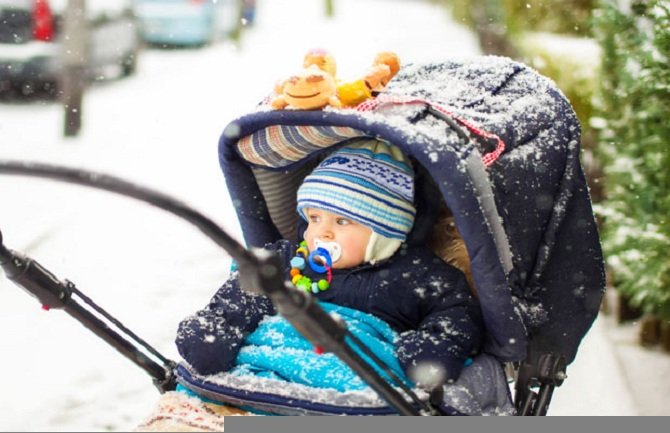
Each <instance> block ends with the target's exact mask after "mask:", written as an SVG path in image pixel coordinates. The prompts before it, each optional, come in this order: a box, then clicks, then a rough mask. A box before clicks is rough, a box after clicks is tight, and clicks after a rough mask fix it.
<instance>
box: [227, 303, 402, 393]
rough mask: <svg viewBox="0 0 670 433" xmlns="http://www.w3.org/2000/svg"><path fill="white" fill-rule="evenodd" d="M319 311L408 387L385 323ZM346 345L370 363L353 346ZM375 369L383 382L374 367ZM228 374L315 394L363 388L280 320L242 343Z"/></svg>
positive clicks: (270, 320) (344, 311) (337, 309)
mask: <svg viewBox="0 0 670 433" xmlns="http://www.w3.org/2000/svg"><path fill="white" fill-rule="evenodd" d="M320 305H321V306H322V307H323V308H324V310H326V311H327V312H329V313H331V314H337V315H338V316H340V317H341V318H342V319H344V321H345V322H346V323H347V327H348V329H349V331H351V333H352V334H354V335H355V336H356V337H357V338H358V339H359V340H361V341H362V342H363V343H364V344H365V345H366V346H367V347H368V348H369V349H370V350H371V351H372V352H373V353H374V354H375V355H377V356H378V357H379V358H380V359H382V360H383V361H384V362H385V363H386V364H387V365H388V366H389V367H390V368H391V370H392V371H393V372H394V373H395V374H396V375H397V376H398V377H400V378H402V380H404V381H405V383H406V384H407V385H408V386H411V382H410V381H409V380H408V379H407V377H406V376H405V374H404V372H403V370H402V368H401V366H400V363H399V362H398V359H397V357H396V353H395V345H394V342H395V340H396V338H397V333H396V332H395V331H393V330H392V329H391V327H390V326H389V325H388V324H387V323H386V322H384V321H383V320H381V319H379V318H377V317H375V316H372V315H370V314H367V313H363V312H361V311H358V310H353V309H351V308H346V307H342V306H339V305H334V304H330V303H326V302H322V303H320ZM347 340H348V339H347ZM347 342H348V343H349V344H350V345H351V346H352V347H353V348H354V350H355V351H356V352H357V353H359V355H361V357H363V359H365V360H366V361H367V362H368V363H370V360H369V359H368V358H367V357H366V356H365V355H363V354H361V353H360V351H359V350H358V348H357V347H356V346H355V345H352V344H351V343H350V342H349V341H347ZM375 369H376V370H377V371H378V372H379V373H380V374H382V376H384V377H387V375H386V374H385V373H384V372H382V371H381V370H380V369H379V368H377V366H376V365H375ZM231 373H232V374H235V375H245V376H246V375H254V376H258V377H264V378H272V379H276V380H280V381H287V382H292V383H299V384H303V385H307V386H312V387H316V388H332V389H336V390H338V391H340V392H347V391H358V390H364V389H366V388H368V385H367V384H366V383H365V382H363V380H361V379H360V378H359V377H358V375H357V374H356V373H354V371H353V370H351V369H350V368H349V367H348V366H347V365H346V364H345V363H344V362H342V361H341V360H340V359H339V358H338V357H337V356H335V355H334V354H332V353H324V354H318V353H316V352H315V351H314V347H313V346H312V345H311V343H309V342H308V341H307V340H306V339H305V338H304V337H302V336H301V335H300V334H299V333H298V331H296V330H295V328H293V326H291V324H290V323H288V322H287V321H286V320H285V319H284V318H283V317H281V316H279V315H277V316H272V317H267V318H266V319H265V320H263V321H262V322H261V323H260V325H259V326H258V328H257V329H256V331H254V332H253V333H252V334H251V335H249V336H248V337H247V339H246V340H245V345H244V347H243V348H242V349H241V350H240V353H239V355H238V356H237V359H236V361H235V367H234V368H233V369H232V371H231Z"/></svg>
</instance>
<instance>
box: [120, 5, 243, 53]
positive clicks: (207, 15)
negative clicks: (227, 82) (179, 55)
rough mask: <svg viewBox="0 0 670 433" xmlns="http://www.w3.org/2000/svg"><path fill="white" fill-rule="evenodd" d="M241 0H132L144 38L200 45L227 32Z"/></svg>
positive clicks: (158, 42)
mask: <svg viewBox="0 0 670 433" xmlns="http://www.w3.org/2000/svg"><path fill="white" fill-rule="evenodd" d="M241 2H245V3H246V1H245V0H134V2H133V3H134V6H135V14H136V15H137V17H138V18H139V21H140V33H141V35H142V38H143V39H144V41H145V42H147V43H149V44H152V45H156V46H203V45H207V44H210V43H213V42H215V41H217V40H221V39H223V38H225V37H227V36H228V35H230V34H231V33H232V32H233V30H234V29H235V27H236V26H237V23H238V20H239V17H240V5H241Z"/></svg>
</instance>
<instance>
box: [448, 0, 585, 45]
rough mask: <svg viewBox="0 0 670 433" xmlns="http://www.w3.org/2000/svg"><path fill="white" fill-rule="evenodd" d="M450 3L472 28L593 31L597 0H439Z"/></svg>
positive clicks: (509, 32)
mask: <svg viewBox="0 0 670 433" xmlns="http://www.w3.org/2000/svg"><path fill="white" fill-rule="evenodd" d="M435 1H437V2H440V3H443V4H445V5H446V6H448V7H449V8H450V9H451V11H452V15H453V17H454V19H455V20H456V21H459V22H462V23H465V24H467V25H469V26H470V27H471V28H473V29H474V28H476V27H477V26H482V25H489V24H496V25H498V26H500V28H501V31H502V32H505V33H506V34H507V35H508V36H509V35H515V34H519V33H522V32H526V31H539V32H550V33H561V34H569V35H575V36H587V35H589V34H590V25H589V24H590V17H591V11H592V10H593V8H594V6H595V3H596V1H597V0H525V1H519V0H435Z"/></svg>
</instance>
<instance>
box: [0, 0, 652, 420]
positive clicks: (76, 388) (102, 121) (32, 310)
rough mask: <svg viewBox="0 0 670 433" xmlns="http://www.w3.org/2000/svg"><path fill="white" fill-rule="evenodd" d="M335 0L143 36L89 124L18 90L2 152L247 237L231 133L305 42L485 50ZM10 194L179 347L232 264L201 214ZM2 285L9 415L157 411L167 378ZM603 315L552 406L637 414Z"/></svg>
mask: <svg viewBox="0 0 670 433" xmlns="http://www.w3.org/2000/svg"><path fill="white" fill-rule="evenodd" d="M335 7H336V14H337V16H336V18H335V19H333V20H327V19H325V17H324V11H323V2H321V1H314V0H264V1H263V0H259V1H258V16H257V22H256V24H255V26H254V27H253V28H250V29H249V30H248V31H247V32H246V33H245V35H244V38H243V40H242V41H241V44H240V46H238V47H235V46H233V45H232V44H229V43H221V44H218V45H216V46H211V47H206V48H202V49H197V50H177V51H160V50H145V51H144V52H143V53H142V56H141V58H140V62H139V69H138V74H137V75H136V76H133V77H131V78H128V79H123V80H119V81H114V82H110V83H103V84H101V85H97V86H95V87H93V88H91V89H90V90H89V91H88V93H87V94H86V97H85V100H84V106H83V110H84V120H83V125H84V127H83V130H82V132H81V134H80V136H78V137H77V138H67V139H66V138H63V137H62V122H63V109H62V107H61V106H59V105H57V104H54V103H49V102H39V101H30V102H20V101H9V102H7V101H5V102H3V103H2V104H1V105H0V159H15V160H25V161H40V162H48V163H56V164H62V165H66V166H69V167H82V168H87V169H90V170H95V171H100V172H103V173H108V174H113V175H116V176H120V177H122V178H124V179H126V180H128V181H131V182H135V183H138V184H140V185H143V186H147V187H150V188H153V189H156V190H159V191H162V192H165V193H168V194H170V195H172V196H173V197H175V198H178V199H180V200H182V201H184V202H186V203H188V204H189V205H191V206H192V207H194V208H196V209H198V210H200V211H201V212H203V213H204V214H205V215H208V216H209V217H210V218H212V219H213V220H214V221H216V222H217V223H218V224H220V225H221V226H222V227H224V228H225V229H226V230H228V231H229V232H230V233H231V234H232V235H233V236H234V237H235V238H236V239H238V240H241V235H240V231H239V226H238V224H237V220H236V216H235V214H234V211H233V206H232V205H231V203H230V200H229V198H228V196H227V192H226V189H225V183H224V181H223V177H222V175H221V173H220V169H219V166H218V161H217V153H216V149H217V142H218V139H219V136H220V134H221V133H222V131H223V128H224V127H225V126H226V125H227V124H228V122H230V121H231V120H232V119H234V118H235V117H237V116H239V115H242V114H244V113H247V112H249V111H251V110H253V108H254V107H255V105H256V103H257V102H258V100H259V99H260V98H261V97H263V96H265V95H266V94H267V93H268V92H269V91H270V90H271V89H272V88H273V85H274V83H275V81H276V80H277V79H279V78H282V77H284V76H286V75H288V74H290V73H292V72H293V71H294V70H295V69H296V68H298V67H299V66H300V65H301V63H302V56H303V54H304V53H305V52H306V51H307V50H308V49H310V48H314V47H325V48H328V49H329V50H330V51H331V52H333V54H334V55H335V57H336V59H337V61H338V71H339V72H338V75H341V76H344V77H346V76H351V75H355V74H357V73H360V72H361V71H363V70H364V69H365V68H366V67H367V66H368V65H369V64H370V63H371V61H372V59H373V57H374V55H375V53H376V52H378V51H384V50H394V51H396V52H397V53H398V54H399V55H400V58H401V60H402V61H403V62H410V61H411V62H423V61H437V60H442V59H443V58H444V57H446V56H473V55H476V54H478V53H479V51H478V48H477V47H478V45H477V43H476V41H475V39H474V36H473V35H471V34H470V32H468V31H467V30H466V29H464V28H462V27H460V26H458V25H456V24H454V23H453V22H451V21H450V20H449V17H448V15H447V12H446V11H445V10H443V9H442V8H440V7H439V6H436V5H434V4H431V3H428V2H418V1H412V2H405V1H393V2H391V1H388V0H387V1H384V0H340V1H337V2H335ZM296 17H300V19H299V20H296ZM410 29H411V31H410ZM0 203H1V205H0V206H1V212H0V230H2V235H3V237H4V243H5V245H7V246H8V247H9V248H11V249H14V250H17V251H22V252H24V253H27V254H29V255H30V256H31V257H33V258H34V259H36V260H37V261H39V262H40V263H41V264H43V265H44V266H46V267H47V268H48V269H50V270H51V271H53V272H54V273H55V274H56V276H57V277H59V278H67V279H69V280H71V281H73V282H74V283H75V284H76V285H77V287H78V288H79V289H80V290H82V291H83V292H84V293H85V294H87V295H88V296H90V297H91V298H92V299H93V300H94V301H95V302H96V303H97V304H99V305H100V306H102V307H103V308H105V309H106V310H107V311H108V312H110V313H111V314H112V315H114V316H115V317H117V318H118V319H119V320H120V321H121V322H123V323H124V324H125V325H126V326H128V327H129V328H130V329H132V330H133V331H134V332H136V333H137V334H138V335H140V336H141V337H142V338H144V339H145V340H146V341H148V342H149V343H150V344H152V345H153V346H154V347H156V348H157V349H158V350H159V351H160V352H161V353H162V354H164V355H165V356H166V357H168V358H171V359H174V360H176V359H178V355H177V353H176V349H175V346H174V342H173V340H174V336H175V331H176V327H177V323H178V322H179V321H180V320H181V319H182V318H184V317H185V316H187V315H188V314H190V313H192V312H194V311H195V310H197V309H199V308H202V307H203V306H204V305H205V304H206V303H207V301H208V300H209V298H210V297H211V295H212V294H213V293H214V291H215V290H216V288H218V286H219V285H220V283H221V282H222V281H223V280H224V278H225V277H226V275H227V274H228V269H229V266H230V258H229V257H228V256H227V254H225V253H224V252H223V251H222V250H221V249H220V248H219V247H217V246H216V245H214V244H213V242H211V241H210V240H209V239H208V238H206V237H205V236H204V235H202V234H201V233H199V232H198V231H197V229H195V228H193V227H192V226H190V225H188V224H185V223H183V222H182V221H179V220H178V219H177V218H175V217H174V216H172V215H170V214H167V213H165V212H163V211H160V210H157V209H155V208H151V207H149V206H146V205H144V204H141V203H138V202H136V201H133V200H131V199H128V198H124V197H120V196H116V195H113V194H110V193H105V192H100V191H96V190H91V189H86V188H83V187H77V186H72V185H67V184H61V183H56V182H47V181H44V180H38V179H32V178H23V177H10V176H0ZM0 294H1V295H2V301H1V302H0V328H1V329H3V330H4V331H3V338H2V339H1V340H0V371H2V372H3V376H4V377H3V384H4V392H3V393H0V425H1V426H2V428H3V429H4V430H7V431H14V430H15V431H36V430H41V431H127V430H129V429H132V428H133V427H134V426H136V425H137V424H138V423H139V422H141V421H142V420H143V419H144V418H145V417H146V416H147V415H148V414H149V413H150V411H151V410H152V409H153V406H154V405H155V404H156V401H157V398H158V392H157V391H156V390H155V388H154V387H153V385H152V384H151V380H150V378H149V377H148V376H147V374H146V373H145V372H143V371H142V370H141V369H140V368H138V367H137V366H135V365H134V364H132V363H131V362H129V361H128V360H126V359H125V358H124V357H123V356H121V355H119V354H118V353H116V352H115V351H114V350H113V349H112V348H111V347H110V346H108V345H107V344H105V343H104V342H103V341H102V340H100V339H99V338H97V337H96V336H94V335H93V334H92V333H91V332H89V331H88V330H87V329H85V328H84V327H83V326H82V325H81V324H79V323H77V322H76V321H75V320H74V319H72V318H70V317H68V316H67V315H66V314H64V313H63V312H61V311H56V310H52V311H49V312H46V311H43V310H42V309H41V308H40V306H39V305H38V303H36V302H35V300H34V299H32V298H31V297H29V296H27V295H26V294H25V293H24V292H22V291H21V290H19V289H18V288H16V287H15V286H13V285H12V284H11V283H9V282H8V281H7V280H6V279H4V278H1V279H0ZM602 326H604V325H603V324H602V323H601V321H600V320H599V321H597V322H596V326H595V327H594V331H592V332H591V333H589V335H588V336H587V338H586V340H585V341H584V344H583V346H582V350H581V352H580V354H579V355H578V361H577V362H576V363H575V364H574V366H573V367H572V368H571V369H570V370H569V371H568V374H569V375H570V376H571V377H570V379H569V380H568V381H566V384H565V385H564V386H563V387H562V388H560V389H559V390H558V391H557V392H556V395H555V401H554V403H553V404H552V406H551V413H552V414H556V415H561V414H571V415H585V414H599V415H623V414H635V413H636V412H635V409H634V407H633V404H632V403H631V399H632V397H631V396H630V395H629V394H628V391H627V387H626V385H625V383H624V381H623V378H621V377H620V375H619V374H618V372H619V366H618V365H617V364H616V360H615V357H614V356H610V353H609V352H608V351H611V350H612V349H611V348H610V346H609V345H608V340H607V339H606V336H605V335H604V333H603V332H601V331H602V329H601V327H602ZM603 353H605V354H606V356H603ZM654 362H657V363H660V362H662V361H654ZM652 365H653V364H652ZM596 373H599V374H596ZM660 377H662V376H660Z"/></svg>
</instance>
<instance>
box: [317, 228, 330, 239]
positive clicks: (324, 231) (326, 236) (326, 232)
mask: <svg viewBox="0 0 670 433" xmlns="http://www.w3.org/2000/svg"><path fill="white" fill-rule="evenodd" d="M319 235H320V236H319V237H320V238H322V239H326V240H330V239H333V231H332V230H331V229H330V228H328V227H324V228H323V229H322V230H321V233H320V234H319Z"/></svg>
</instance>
